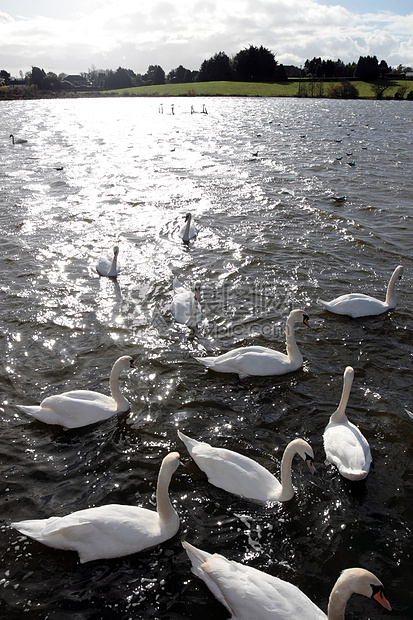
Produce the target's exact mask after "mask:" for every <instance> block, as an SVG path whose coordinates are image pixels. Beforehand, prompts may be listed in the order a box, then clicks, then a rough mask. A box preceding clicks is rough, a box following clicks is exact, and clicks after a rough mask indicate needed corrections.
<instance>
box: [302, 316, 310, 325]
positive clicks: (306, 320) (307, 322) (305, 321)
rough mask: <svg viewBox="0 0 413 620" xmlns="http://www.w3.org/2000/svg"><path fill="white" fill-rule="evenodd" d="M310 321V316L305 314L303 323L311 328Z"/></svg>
mask: <svg viewBox="0 0 413 620" xmlns="http://www.w3.org/2000/svg"><path fill="white" fill-rule="evenodd" d="M309 320H310V317H309V316H308V314H303V323H304V325H307V327H310V323H309Z"/></svg>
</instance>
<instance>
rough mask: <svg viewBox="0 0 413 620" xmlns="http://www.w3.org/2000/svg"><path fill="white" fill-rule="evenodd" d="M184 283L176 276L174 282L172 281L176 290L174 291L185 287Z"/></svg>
mask: <svg viewBox="0 0 413 620" xmlns="http://www.w3.org/2000/svg"><path fill="white" fill-rule="evenodd" d="M183 288H184V285H183V284H181V282H180V281H179V280H178V278H174V280H173V283H172V289H173V291H174V293H175V292H176V291H177V290H178V289H183Z"/></svg>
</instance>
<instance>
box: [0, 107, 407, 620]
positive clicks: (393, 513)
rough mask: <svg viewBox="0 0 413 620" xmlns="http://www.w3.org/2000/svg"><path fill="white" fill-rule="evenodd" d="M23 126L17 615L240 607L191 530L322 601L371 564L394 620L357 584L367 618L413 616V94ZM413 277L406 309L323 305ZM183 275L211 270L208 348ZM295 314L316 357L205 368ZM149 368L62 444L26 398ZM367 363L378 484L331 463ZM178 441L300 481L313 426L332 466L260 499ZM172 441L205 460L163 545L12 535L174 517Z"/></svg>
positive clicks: (12, 610) (4, 423)
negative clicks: (213, 479)
mask: <svg viewBox="0 0 413 620" xmlns="http://www.w3.org/2000/svg"><path fill="white" fill-rule="evenodd" d="M171 104H173V106H174V107H173V110H172V107H171ZM202 104H205V106H206V111H207V112H208V113H207V114H203V113H201V110H202ZM191 105H193V107H194V111H195V113H193V114H191ZM172 111H173V112H174V113H172ZM0 118H1V127H2V139H1V140H0V158H1V159H0V161H1V168H0V190H1V191H0V205H1V210H0V226H1V246H0V260H1V273H2V278H1V298H0V320H1V336H0V338H1V339H0V343H1V371H0V393H1V399H0V420H1V422H0V424H1V433H0V471H1V476H0V518H1V528H0V547H1V558H2V559H1V565H0V612H1V615H2V617H4V618H7V620H15V619H17V618H19V619H20V618H47V619H51V620H65V619H69V618H70V619H71V620H75V619H76V620H78V619H82V620H83V619H96V620H99V619H102V620H109V619H112V618H113V619H119V620H126V619H129V618H131V619H132V618H133V619H136V618H153V619H159V620H166V619H168V620H178V619H180V618H197V620H204V619H205V620H206V619H210V618H211V617H214V618H215V619H216V620H219V619H225V618H227V617H228V614H227V612H226V610H225V609H224V608H223V607H222V606H221V604H220V603H218V602H217V601H216V600H215V598H214V597H213V595H212V594H211V593H210V592H209V590H207V588H206V586H205V585H204V584H203V582H201V581H200V580H199V579H197V578H196V577H195V576H193V575H192V573H191V572H190V562H189V560H188V558H187V556H186V553H185V552H184V550H183V548H182V546H181V543H180V541H181V539H187V540H188V541H189V542H191V543H192V544H194V545H195V546H198V547H201V548H202V549H205V550H206V551H211V552H220V553H222V554H224V555H226V556H227V557H229V558H231V559H234V560H237V561H240V562H243V563H245V564H248V565H250V566H254V567H255V568H258V569H261V570H263V571H265V572H268V573H271V574H273V575H277V576H280V577H282V578H284V579H287V580H289V581H291V582H293V583H295V584H296V585H297V586H298V587H300V588H301V589H302V590H303V591H304V592H305V593H306V594H307V595H308V596H309V597H310V598H312V600H314V602H316V603H317V604H318V605H319V606H320V607H321V608H322V609H323V610H326V609H327V601H328V596H329V593H330V590H331V587H332V585H333V583H334V582H335V580H336V578H337V577H338V575H339V573H340V571H341V570H342V569H343V568H346V567H349V566H362V567H365V568H367V569H369V570H371V571H373V572H374V573H375V574H376V575H377V576H378V577H379V578H380V579H381V580H382V582H383V583H384V586H385V591H386V596H387V598H388V599H389V601H390V602H391V604H392V606H393V611H392V613H391V615H388V614H389V612H387V611H386V610H383V609H382V608H380V607H379V606H378V605H376V604H375V603H374V602H372V601H371V600H368V599H365V598H363V597H359V596H355V597H353V598H352V599H351V601H350V602H349V604H348V607H347V616H346V618H353V619H354V618H366V617H369V618H370V617H371V618H373V617H374V618H385V617H389V618H390V617H391V618H392V619H393V620H395V619H404V620H406V619H407V618H411V617H412V596H411V575H412V574H413V559H412V542H413V535H412V529H413V502H412V499H413V448H412V439H413V403H412V399H411V384H412V374H411V371H412V342H413V338H412V331H413V318H412V312H411V309H412V307H413V286H412V284H413V256H412V245H413V210H412V208H413V177H412V138H413V106H412V105H411V104H410V102H395V101H382V102H378V101H350V102H347V101H330V100H298V99H262V100H257V99H251V100H250V99H242V98H228V99H220V98H211V99H207V100H205V101H201V100H200V99H190V98H180V99H165V100H158V99H150V98H148V99H132V98H131V99H126V98H124V99H101V100H95V99H93V100H92V99H86V100H70V101H64V100H57V101H30V102H20V101H16V102H2V103H0ZM10 134H14V135H15V137H16V138H25V139H27V141H28V142H27V143H26V144H22V145H18V144H16V145H14V146H13V145H12V144H11V141H10V139H9V135H10ZM350 153H351V154H350ZM350 163H352V164H354V165H348V164H350ZM341 196H346V200H345V201H344V202H335V201H334V200H333V197H341ZM187 212H191V213H192V215H193V218H194V220H195V222H196V224H197V226H198V227H199V228H200V233H199V235H198V238H197V239H196V240H195V241H194V242H191V243H190V245H189V246H187V245H184V244H183V243H182V241H181V240H180V238H179V234H178V233H179V230H180V228H181V226H182V225H183V218H184V215H185V214H186V213H187ZM115 244H119V247H120V254H119V260H120V262H121V264H122V268H123V271H122V274H121V275H120V276H119V278H118V279H117V281H114V280H111V279H107V278H100V277H99V276H98V275H97V273H96V271H95V264H96V260H97V258H98V256H99V255H100V254H101V253H102V252H106V251H107V252H110V251H111V249H112V248H113V246H114V245H115ZM398 264H402V265H404V276H403V279H402V280H401V281H400V282H398V283H397V285H396V287H397V291H396V292H397V300H398V305H397V308H396V309H395V310H394V311H391V312H389V313H387V314H385V315H381V316H379V317H372V318H366V319H357V320H353V319H350V318H348V317H340V316H336V315H332V314H329V313H327V312H326V311H325V310H323V308H322V307H321V306H320V305H319V304H318V303H317V299H318V298H323V299H332V298H334V297H336V296H337V295H340V294H342V293H347V292H351V291H363V292H366V293H370V294H373V295H376V296H377V297H379V298H381V299H384V297H385V290H386V287H387V283H388V280H389V278H390V276H391V273H392V272H393V270H394V269H395V267H396V266H397V265H398ZM174 277H178V278H179V279H180V280H181V281H183V282H184V283H185V284H188V286H190V285H192V283H193V282H194V281H195V280H196V279H200V280H201V281H202V306H203V310H204V319H203V322H202V324H201V325H200V328H199V330H198V333H197V334H196V335H191V333H190V332H189V331H188V329H187V328H186V327H185V326H180V325H177V324H175V323H174V322H173V320H172V318H171V315H170V313H169V305H170V302H171V291H172V281H173V278H174ZM292 308H303V309H305V311H306V312H307V314H308V315H309V317H310V323H311V329H308V328H307V327H305V326H297V328H296V336H297V342H298V345H299V348H300V350H301V352H302V354H303V357H304V360H305V361H304V366H303V368H302V369H300V370H298V371H296V372H294V373H292V374H289V375H285V376H284V377H264V378H247V379H243V380H239V379H238V378H237V377H236V376H235V375H223V374H217V373H213V372H212V371H208V370H206V369H205V368H204V367H203V366H201V364H200V363H199V362H197V361H196V360H195V359H194V358H195V357H196V356H202V355H206V354H209V355H217V354H219V353H223V352H225V351H228V350H229V349H231V348H234V347H236V346H241V345H245V344H261V345H264V346H269V347H273V348H276V349H279V350H281V351H284V350H285V341H284V325H285V319H286V317H287V315H288V313H289V311H290V310H291V309H292ZM125 354H130V355H132V356H133V357H134V359H136V365H137V367H138V369H137V370H135V371H132V372H129V373H124V374H123V375H122V376H121V380H120V385H121V389H122V391H123V393H124V394H125V396H126V397H127V398H128V400H129V401H130V402H131V411H130V412H129V413H128V414H123V415H120V416H115V417H113V418H111V419H110V420H108V421H106V422H103V423H101V424H96V425H93V426H90V427H85V428H82V429H78V430H72V431H63V430H61V429H60V428H59V427H55V426H48V425H45V424H42V423H40V422H37V421H33V420H31V419H30V418H29V417H28V416H26V415H25V414H24V413H22V412H21V411H20V410H19V409H18V408H17V407H16V405H17V404H37V403H39V402H40V400H42V399H43V398H44V397H46V396H48V395H51V394H54V393H58V392H61V391H65V390H69V389H76V388H86V389H94V390H98V391H102V392H104V393H109V392H108V390H109V387H108V376H109V373H110V369H111V366H112V364H113V362H114V361H115V360H116V358H117V357H119V356H121V355H125ZM348 365H351V366H353V367H354V370H355V378H354V383H353V388H352V391H351V395H350V400H349V405H348V408H347V415H348V417H349V419H350V420H351V421H352V422H354V423H355V424H357V425H358V426H359V427H360V429H361V430H362V432H363V434H364V435H365V437H366V438H367V439H368V441H369V443H370V447H371V451H372V456H373V465H372V468H371V470H370V473H369V475H368V477H367V479H366V480H365V481H364V482H361V483H350V482H348V481H346V480H344V479H343V478H342V477H341V476H340V475H339V474H338V472H337V470H336V469H335V468H334V467H332V466H329V465H326V464H325V455H324V451H323V444H322V434H323V430H324V427H325V425H326V424H327V421H328V418H329V416H330V415H331V413H332V412H333V411H334V410H335V409H336V407H337V405H338V402H339V399H340V395H341V390H342V377H343V372H344V369H345V367H346V366H348ZM177 429H180V430H182V431H183V432H184V433H187V434H189V435H190V436H192V437H195V438H197V439H202V440H205V441H208V442H210V443H212V444H214V445H217V446H220V447H227V448H230V449H233V450H237V451H238V452H241V453H243V454H246V455H248V456H250V457H251V458H254V459H256V460H257V461H259V462H260V463H261V464H262V465H264V466H265V467H267V468H268V469H270V470H271V471H272V472H274V474H275V475H277V476H278V474H279V467H280V460H281V456H282V453H283V450H284V448H285V446H286V444H287V443H288V442H289V441H290V440H291V439H293V438H294V437H303V438H304V439H306V440H307V441H309V443H310V444H311V445H312V447H313V449H314V452H315V459H316V469H317V473H316V475H315V476H311V474H310V472H309V471H308V470H307V468H306V467H305V465H304V463H303V462H302V461H301V459H299V458H298V457H296V458H295V459H294V462H293V484H294V487H295V489H296V494H295V496H294V498H293V499H292V500H291V501H289V502H286V503H285V504H282V505H279V504H276V505H273V506H261V505H259V504H255V503H253V502H250V501H246V500H243V499H241V498H239V497H236V496H233V495H230V494H228V493H226V492H225V491H222V490H220V489H218V488H216V487H214V486H212V485H210V484H209V483H208V482H207V481H206V480H205V478H204V477H203V476H202V474H201V473H200V471H199V470H198V469H197V467H196V466H195V465H194V464H193V463H192V462H191V460H190V458H189V455H188V453H187V452H186V449H185V447H184V445H183V444H182V443H181V442H180V440H179V439H178V437H177ZM171 450H178V451H179V452H180V454H181V457H182V461H183V463H184V466H183V467H180V468H179V469H178V472H177V473H176V474H175V476H174V477H173V479H172V483H171V486H170V495H171V498H172V501H173V504H174V506H175V508H176V510H177V512H178V513H179V515H180V518H181V530H180V532H179V534H178V535H177V536H175V537H174V538H173V539H171V540H170V541H168V542H166V543H165V544H163V545H161V546H159V547H157V548H154V549H151V550H148V551H145V552H143V553H140V554H134V555H130V556H127V557H123V558H119V559H116V560H103V561H96V562H91V563H87V564H83V565H80V564H79V562H78V558H77V555H76V554H75V553H73V552H63V551H58V550H54V549H51V548H48V547H45V546H43V545H41V544H40V543H37V542H35V541H33V540H30V539H28V538H26V537H24V536H22V535H20V534H19V533H18V532H17V531H16V530H13V529H12V528H11V527H10V522H12V521H15V520H22V519H29V518H46V517H49V516H51V515H58V516H63V515H65V514H67V513H69V512H72V511H74V510H79V509H82V508H87V507H90V506H95V505H103V504H105V503H112V502H116V503H124V504H138V505H142V506H146V507H152V508H154V491H155V485H156V477H157V472H158V469H159V466H160V463H161V461H162V458H163V457H164V456H165V454H166V453H167V452H168V451H171Z"/></svg>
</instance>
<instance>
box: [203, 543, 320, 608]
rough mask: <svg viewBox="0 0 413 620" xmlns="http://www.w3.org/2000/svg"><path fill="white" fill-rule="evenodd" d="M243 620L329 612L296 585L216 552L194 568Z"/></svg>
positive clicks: (217, 596)
mask: <svg viewBox="0 0 413 620" xmlns="http://www.w3.org/2000/svg"><path fill="white" fill-rule="evenodd" d="M194 572H195V574H196V575H198V576H199V577H201V578H202V579H203V580H204V581H205V583H206V585H207V586H208V587H209V589H210V590H211V592H212V593H213V594H214V595H215V596H216V598H218V600H220V601H221V602H222V603H223V604H224V605H225V606H226V608H227V609H228V610H229V611H230V612H231V613H232V614H233V617H234V618H237V619H239V620H251V618H254V620H285V619H286V618H305V620H321V619H325V618H326V616H325V615H324V614H323V613H322V612H321V610H319V609H318V608H317V607H316V606H315V605H314V604H313V603H312V602H311V601H310V599H308V598H307V597H306V596H305V594H303V593H302V592H301V591H300V590H299V589H298V588H296V587H295V586H294V585H292V584H290V583H288V582H286V581H283V580H281V579H278V578H277V577H272V576H271V575H267V574H266V573H263V572H261V571H259V570H256V569H254V568H251V567H248V566H244V565H243V564H239V563H238V562H233V561H230V560H227V559H226V558H224V557H223V556H221V555H218V554H214V555H213V556H210V557H209V558H208V559H207V560H206V561H205V562H204V563H202V564H201V565H200V566H198V567H197V569H195V570H194Z"/></svg>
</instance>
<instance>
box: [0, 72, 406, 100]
mask: <svg viewBox="0 0 413 620" xmlns="http://www.w3.org/2000/svg"><path fill="white" fill-rule="evenodd" d="M343 82H344V83H347V82H348V80H340V79H337V80H330V79H329V80H319V79H317V80H311V79H308V78H303V79H301V80H300V79H298V78H290V79H289V80H288V81H286V82H276V83H255V82H190V83H184V84H161V85H153V86H136V87H133V88H124V89H120V90H92V89H90V90H85V89H83V90H82V89H73V90H61V91H56V92H55V91H48V90H47V91H40V90H37V89H36V88H35V87H33V86H18V87H12V88H10V87H7V86H3V87H1V88H0V101H13V100H30V99H72V98H100V97H257V98H260V97H300V98H305V99H307V98H310V99H314V98H317V99H320V98H323V99H337V98H340V99H342V98H349V99H356V98H358V99H383V100H386V99H397V100H406V97H409V99H410V100H411V97H412V98H413V80H411V79H406V80H401V79H394V80H392V79H387V80H379V81H377V82H363V81H361V80H351V81H350V83H351V84H352V85H353V86H355V87H356V88H357V91H358V97H333V96H330V91H331V89H332V88H333V87H334V86H337V85H340V84H342V83H343ZM380 90H382V93H380ZM409 93H411V95H410V96H409Z"/></svg>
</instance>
